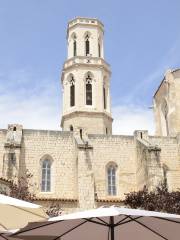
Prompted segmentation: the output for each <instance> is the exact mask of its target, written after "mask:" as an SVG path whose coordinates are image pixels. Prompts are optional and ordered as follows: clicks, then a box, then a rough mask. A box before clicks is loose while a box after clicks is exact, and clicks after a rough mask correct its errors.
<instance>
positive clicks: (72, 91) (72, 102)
mask: <svg viewBox="0 0 180 240" xmlns="http://www.w3.org/2000/svg"><path fill="white" fill-rule="evenodd" d="M70 106H71V107H73V106H75V81H74V77H73V76H71V77H70Z"/></svg>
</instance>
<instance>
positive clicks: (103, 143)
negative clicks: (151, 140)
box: [89, 135, 136, 199]
mask: <svg viewBox="0 0 180 240" xmlns="http://www.w3.org/2000/svg"><path fill="white" fill-rule="evenodd" d="M89 139H90V143H91V144H92V146H93V155H92V157H93V159H92V164H93V172H94V178H95V191H96V195H97V198H98V199H108V198H110V199H113V198H114V199H123V198H124V193H127V192H130V191H134V190H136V154H135V152H136V146H135V144H134V137H133V136H116V135H109V136H105V135H104V136H103V135H89ZM110 163H113V164H115V165H117V170H116V173H117V196H108V192H107V166H108V164H110Z"/></svg>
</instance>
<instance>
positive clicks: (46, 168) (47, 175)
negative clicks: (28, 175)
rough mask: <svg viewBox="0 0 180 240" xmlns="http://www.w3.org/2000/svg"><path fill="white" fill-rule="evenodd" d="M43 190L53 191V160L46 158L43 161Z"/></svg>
mask: <svg viewBox="0 0 180 240" xmlns="http://www.w3.org/2000/svg"><path fill="white" fill-rule="evenodd" d="M41 191H42V192H50V191H51V161H50V160H48V159H45V160H43V162H42V180H41Z"/></svg>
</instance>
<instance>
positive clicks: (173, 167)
mask: <svg viewBox="0 0 180 240" xmlns="http://www.w3.org/2000/svg"><path fill="white" fill-rule="evenodd" d="M103 36H104V26H103V24H102V23H101V22H100V21H99V20H98V19H91V18H80V17H78V18H76V19H74V20H72V21H70V22H69V23H68V29H67V46H68V54H67V56H68V57H67V60H66V61H65V63H64V66H63V70H62V75H61V84H62V91H63V112H62V118H61V127H62V131H51V130H38V129H37V130H32V129H24V128H23V126H22V125H19V124H9V125H8V128H7V129H0V184H1V185H2V184H3V183H4V185H5V184H8V181H9V180H12V179H14V178H15V177H16V178H17V177H20V176H22V175H23V174H24V173H25V172H26V170H29V172H30V173H32V174H33V182H34V183H36V185H35V187H32V189H31V191H33V192H35V194H36V201H37V203H39V204H42V205H44V206H47V205H48V204H50V203H53V202H57V203H59V204H60V205H61V206H62V209H63V210H64V211H65V212H70V211H75V210H79V209H87V208H94V207H98V206H101V205H110V204H111V205H113V204H122V201H123V199H124V196H125V195H124V194H125V193H127V192H130V191H137V190H139V189H141V188H142V187H143V186H144V185H146V186H147V187H148V188H149V189H153V188H154V187H155V186H156V185H158V183H159V182H162V181H166V182H167V186H168V188H169V190H170V191H171V190H176V189H179V188H180V134H179V133H180V69H176V70H169V71H167V73H166V74H165V76H164V78H163V80H162V82H161V83H160V85H159V88H158V89H157V91H156V92H155V94H154V97H153V109H154V115H155V123H156V134H155V136H150V135H149V134H148V131H138V130H136V131H134V135H132V136H126V135H112V122H113V118H112V115H111V100H110V77H111V69H110V65H109V64H108V63H107V62H106V61H105V59H104V45H103Z"/></svg>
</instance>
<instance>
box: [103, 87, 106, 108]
mask: <svg viewBox="0 0 180 240" xmlns="http://www.w3.org/2000/svg"><path fill="white" fill-rule="evenodd" d="M103 100H104V109H106V88H105V86H103Z"/></svg>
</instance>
